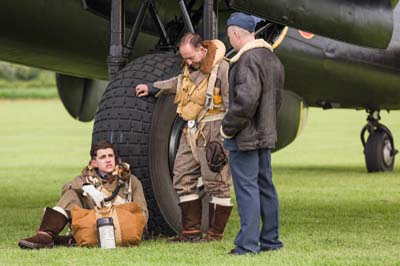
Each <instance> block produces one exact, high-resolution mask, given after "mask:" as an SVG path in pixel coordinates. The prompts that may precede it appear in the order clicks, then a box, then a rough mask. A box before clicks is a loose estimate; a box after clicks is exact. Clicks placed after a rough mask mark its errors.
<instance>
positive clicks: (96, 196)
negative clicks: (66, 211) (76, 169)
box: [82, 185, 104, 208]
mask: <svg viewBox="0 0 400 266" xmlns="http://www.w3.org/2000/svg"><path fill="white" fill-rule="evenodd" d="M82 189H83V195H85V196H87V195H88V196H89V197H91V198H92V199H93V201H94V203H95V204H96V206H97V207H98V208H101V207H102V202H103V201H104V194H103V192H101V191H98V190H97V189H96V188H95V187H94V186H93V185H83V186H82Z"/></svg>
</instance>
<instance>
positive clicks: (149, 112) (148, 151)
mask: <svg viewBox="0 0 400 266" xmlns="http://www.w3.org/2000/svg"><path fill="white" fill-rule="evenodd" d="M180 60H181V59H180V58H179V57H178V56H176V55H174V54H150V55H145V56H143V57H140V58H137V59H135V60H133V61H132V62H130V63H129V64H128V65H127V66H126V67H125V68H123V69H122V70H121V71H120V73H119V74H118V75H117V77H116V78H115V80H113V81H112V82H111V83H110V84H109V86H108V87H107V89H106V91H105V93H104V95H103V98H102V100H101V102H100V104H99V107H98V110H97V113H96V117H95V122H94V128H93V136H92V142H97V141H99V140H101V139H106V140H109V141H111V142H112V143H113V144H114V145H115V147H116V149H117V152H118V155H119V156H121V157H122V159H123V160H124V161H127V162H128V163H129V164H130V165H131V169H132V172H133V174H134V175H135V176H137V177H138V178H139V179H140V180H141V182H142V185H143V189H144V192H145V196H146V200H147V204H148V209H149V214H150V218H149V222H148V231H149V234H150V236H158V235H167V236H170V235H174V234H176V232H178V231H179V230H180V227H181V225H180V212H179V207H178V200H177V196H176V193H175V191H174V189H173V186H172V180H171V176H172V173H171V165H170V161H171V160H172V161H173V159H174V154H173V153H174V152H176V147H177V141H178V140H179V134H180V130H181V128H182V123H180V122H179V120H177V119H176V112H175V111H176V106H175V105H174V104H173V100H174V96H173V95H172V96H162V97H160V98H159V99H155V98H154V97H142V98H138V97H136V96H135V92H134V88H135V86H136V85H137V84H139V83H150V82H153V81H155V80H164V79H167V78H169V77H172V76H175V75H177V74H178V73H179V72H180V68H179V63H180ZM174 149H175V150H174Z"/></svg>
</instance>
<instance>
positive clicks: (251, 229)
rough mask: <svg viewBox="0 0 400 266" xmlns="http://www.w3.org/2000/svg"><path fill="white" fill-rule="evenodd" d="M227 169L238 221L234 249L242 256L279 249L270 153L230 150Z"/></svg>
mask: <svg viewBox="0 0 400 266" xmlns="http://www.w3.org/2000/svg"><path fill="white" fill-rule="evenodd" d="M229 166H230V170H231V173H232V178H233V185H234V188H235V194H236V201H237V206H238V211H239V217H240V230H239V233H238V234H237V236H236V239H235V245H236V246H237V248H239V249H240V250H242V251H243V253H247V252H252V253H258V252H259V251H260V249H261V250H268V249H278V248H281V247H282V246H283V243H282V242H281V241H280V240H279V202H278V194H277V193H276V190H275V186H274V184H273V182H272V168H271V151H270V150H269V149H260V150H252V151H238V150H231V151H230V152H229ZM260 218H261V223H262V225H261V229H260Z"/></svg>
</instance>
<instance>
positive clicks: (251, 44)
mask: <svg viewBox="0 0 400 266" xmlns="http://www.w3.org/2000/svg"><path fill="white" fill-rule="evenodd" d="M254 48H266V49H269V50H270V51H271V52H273V50H274V49H273V48H272V46H271V45H270V44H269V43H267V42H266V41H264V40H263V39H256V40H254V41H252V42H248V43H246V44H245V45H244V46H243V47H242V49H240V50H239V52H238V53H237V54H236V55H235V56H234V57H232V59H231V60H230V62H231V64H233V63H236V62H237V61H238V60H239V58H240V57H241V56H242V54H244V53H245V52H247V51H249V50H251V49H254Z"/></svg>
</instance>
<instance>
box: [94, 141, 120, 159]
mask: <svg viewBox="0 0 400 266" xmlns="http://www.w3.org/2000/svg"><path fill="white" fill-rule="evenodd" d="M108 148H111V149H112V150H113V152H114V155H115V156H116V154H115V148H114V146H113V145H112V144H111V143H110V142H108V141H107V140H100V141H99V142H96V143H93V144H92V147H91V149H90V157H91V158H92V160H94V159H96V155H97V151H98V150H102V149H108Z"/></svg>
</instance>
